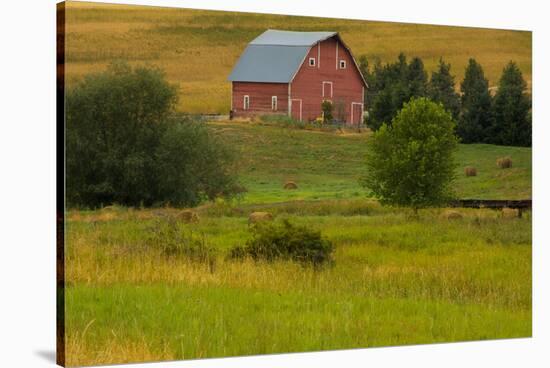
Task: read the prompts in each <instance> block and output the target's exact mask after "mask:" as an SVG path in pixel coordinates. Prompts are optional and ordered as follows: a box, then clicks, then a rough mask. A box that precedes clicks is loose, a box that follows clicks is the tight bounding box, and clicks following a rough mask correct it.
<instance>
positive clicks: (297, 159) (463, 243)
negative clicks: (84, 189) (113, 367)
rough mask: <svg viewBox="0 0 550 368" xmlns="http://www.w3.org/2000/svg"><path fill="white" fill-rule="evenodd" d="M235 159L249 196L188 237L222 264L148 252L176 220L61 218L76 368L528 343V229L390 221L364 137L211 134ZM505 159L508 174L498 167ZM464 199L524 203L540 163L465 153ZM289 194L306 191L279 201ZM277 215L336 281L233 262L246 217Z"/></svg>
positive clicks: (467, 149) (212, 213) (293, 132)
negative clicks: (307, 232) (373, 182)
mask: <svg viewBox="0 0 550 368" xmlns="http://www.w3.org/2000/svg"><path fill="white" fill-rule="evenodd" d="M210 126H211V127H212V128H213V129H215V130H216V132H217V133H218V134H220V135H222V136H223V137H224V139H226V140H227V142H228V143H229V144H232V146H233V147H234V148H235V149H236V150H237V151H238V152H239V153H240V156H241V159H240V160H239V165H238V168H237V172H238V174H239V177H240V179H241V180H242V182H243V183H244V185H245V186H246V187H247V188H248V192H247V193H246V194H245V195H244V197H243V198H241V199H240V200H238V201H233V202H227V201H216V202H214V203H206V204H203V205H201V206H199V207H197V208H196V209H194V210H195V211H196V212H197V213H198V214H199V217H200V220H199V221H198V223H194V224H185V223H181V222H178V223H177V225H176V226H177V228H178V229H180V230H181V231H185V232H188V233H193V234H195V235H197V236H199V235H200V236H201V237H203V238H204V239H205V241H206V242H207V244H208V245H209V246H211V247H212V248H213V249H215V250H216V252H217V253H216V256H215V261H214V262H211V263H201V262H198V261H192V260H190V259H188V258H186V257H183V256H180V257H167V256H166V255H165V254H163V253H162V252H161V251H160V247H161V245H162V244H159V241H158V240H157V239H156V238H154V237H152V235H151V234H153V233H154V232H155V231H154V230H155V229H156V227H158V226H160V225H159V224H161V223H164V222H166V221H170V219H172V218H174V216H175V215H176V214H177V213H178V211H179V210H178V209H174V208H158V209H132V208H121V207H117V206H115V207H114V208H110V209H103V210H96V211H78V210H71V211H69V212H68V213H67V220H68V222H67V237H66V280H67V289H66V333H67V335H66V342H67V345H66V349H67V359H68V361H67V363H68V364H69V365H90V364H103V363H123V362H136V361H154V360H157V361H158V360H167V359H193V358H205V357H220V356H235V355H250V354H263V353H281V352H294V351H317V350H326V349H344V348H355V347H374V346H389V345H402V344H422V343H434V342H451V341H465V340H481V339H497V338H514V337H527V336H531V333H532V327H531V306H532V298H531V281H532V279H531V243H532V235H531V214H530V212H526V213H525V214H524V216H523V218H503V217H502V216H501V215H500V212H498V211H494V210H489V209H481V210H473V209H470V210H468V209H462V210H460V212H461V213H462V215H463V218H462V219H458V220H447V219H445V217H444V216H442V213H443V212H444V211H445V209H428V210H422V211H420V216H419V217H418V218H413V217H411V216H410V212H409V211H406V210H403V209H399V208H394V209H392V208H385V207H381V206H380V205H379V204H378V203H377V202H375V201H372V200H369V199H367V198H366V197H365V193H364V191H363V190H362V189H361V188H360V187H359V186H358V184H357V178H358V176H360V175H361V172H362V161H363V160H364V158H363V156H364V143H365V140H366V139H368V133H362V134H358V133H353V132H351V131H350V132H344V133H339V132H320V131H308V130H297V129H289V128H282V127H279V126H273V125H260V124H253V123H248V124H245V123H238V122H231V123H229V122H217V123H210ZM501 156H510V157H511V158H512V160H513V168H512V169H506V170H501V169H498V168H497V167H496V164H495V161H496V158H498V157H501ZM457 160H458V161H459V162H460V166H461V167H462V166H464V165H473V166H476V167H477V168H478V176H477V177H473V178H472V177H470V178H466V177H465V176H464V175H463V172H462V169H459V173H458V174H459V175H458V177H459V178H458V180H457V182H456V189H457V192H458V193H460V194H461V196H463V197H476V198H530V193H531V150H530V149H528V148H512V147H497V146H490V145H461V146H460V148H459V151H458V153H457ZM285 180H294V181H296V182H297V184H298V189H297V190H286V191H285V190H283V189H282V185H283V183H284V181H285ZM258 210H260V211H269V212H272V213H273V214H274V215H275V219H276V221H280V220H282V219H289V220H290V221H291V222H293V223H296V224H303V225H308V226H310V227H312V228H314V229H319V230H321V231H322V233H323V235H324V236H326V237H327V238H328V239H330V240H331V241H332V242H333V243H334V245H335V252H334V257H333V258H334V265H332V266H328V267H325V268H322V269H319V270H315V269H313V268H310V267H304V266H301V265H299V264H296V263H292V262H289V261H278V262H272V263H269V262H262V261H260V262H254V261H252V260H248V259H245V260H231V259H228V258H226V255H227V253H228V251H229V249H231V248H232V247H234V246H236V245H242V244H244V243H245V242H246V240H247V239H249V238H250V237H251V234H250V232H249V228H248V224H247V217H248V214H249V213H250V212H252V211H258Z"/></svg>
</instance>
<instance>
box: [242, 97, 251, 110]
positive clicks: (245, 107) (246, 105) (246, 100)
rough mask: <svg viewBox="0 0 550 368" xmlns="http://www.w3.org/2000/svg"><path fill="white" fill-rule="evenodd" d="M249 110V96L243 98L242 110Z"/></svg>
mask: <svg viewBox="0 0 550 368" xmlns="http://www.w3.org/2000/svg"><path fill="white" fill-rule="evenodd" d="M248 109H250V96H249V95H244V96H243V110H248Z"/></svg>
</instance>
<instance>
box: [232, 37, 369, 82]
mask: <svg viewBox="0 0 550 368" xmlns="http://www.w3.org/2000/svg"><path fill="white" fill-rule="evenodd" d="M334 36H336V37H338V38H339V36H338V33H337V32H292V31H278V30H273V29H269V30H267V31H265V32H264V33H262V34H261V35H259V36H258V37H256V38H255V39H254V40H253V41H252V42H250V43H249V44H248V46H247V48H246V49H245V50H244V52H243V54H242V55H241V57H240V58H239V61H238V62H237V64H236V65H235V67H234V68H233V71H232V72H231V74H230V75H229V78H228V79H229V80H230V81H233V82H263V83H289V82H291V81H292V79H293V78H294V75H295V74H296V72H297V70H298V68H299V67H300V65H302V63H303V61H304V59H305V57H306V56H307V54H308V52H309V50H310V48H311V47H312V46H314V45H316V44H317V43H319V42H321V41H324V40H326V39H329V38H331V37H334ZM340 42H341V43H342V44H343V42H342V40H340ZM344 46H345V45H344ZM346 48H347V47H346ZM365 84H366V83H365Z"/></svg>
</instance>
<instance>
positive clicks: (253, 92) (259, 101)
mask: <svg viewBox="0 0 550 368" xmlns="http://www.w3.org/2000/svg"><path fill="white" fill-rule="evenodd" d="M232 88H233V91H232V97H233V98H232V101H231V103H232V106H231V109H232V110H233V114H234V116H236V117H250V116H254V115H264V114H274V113H280V114H288V84H287V83H257V82H233V83H232ZM245 95H248V96H249V109H248V110H244V109H243V106H244V105H243V104H244V96H245ZM272 96H277V111H273V110H272V109H271V97H272Z"/></svg>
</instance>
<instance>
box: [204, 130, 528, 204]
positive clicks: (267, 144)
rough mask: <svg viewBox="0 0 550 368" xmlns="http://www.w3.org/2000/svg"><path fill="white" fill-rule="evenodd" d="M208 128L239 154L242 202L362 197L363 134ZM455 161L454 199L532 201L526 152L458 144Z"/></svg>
mask: <svg viewBox="0 0 550 368" xmlns="http://www.w3.org/2000/svg"><path fill="white" fill-rule="evenodd" d="M210 126H211V127H212V128H213V129H215V131H216V132H217V133H218V134H219V135H220V136H222V137H224V139H226V141H227V142H228V144H229V145H231V146H232V147H234V148H235V150H236V151H237V152H238V154H239V157H240V159H239V167H238V170H239V173H240V177H241V180H242V182H243V184H244V186H245V187H246V188H247V189H248V190H249V192H248V193H247V194H246V195H245V197H244V198H243V201H244V202H245V203H269V202H280V201H289V200H317V199H339V198H341V199H345V198H364V197H365V195H366V194H367V193H366V191H365V190H363V188H361V187H360V186H359V185H358V180H359V178H360V177H361V175H363V174H364V171H363V170H364V166H363V163H364V160H365V149H366V145H365V142H366V140H367V139H368V136H369V133H368V132H364V133H361V134H358V133H355V132H354V131H352V130H350V131H344V132H343V133H339V132H338V131H336V132H323V131H309V130H299V129H287V128H283V127H281V126H277V125H275V124H273V125H266V124H255V123H239V122H235V123H229V122H220V123H211V124H210ZM506 156H509V157H511V158H512V161H513V167H512V168H511V169H507V170H502V169H499V168H498V167H497V165H496V160H497V159H498V158H499V157H506ZM298 158H299V159H298ZM456 161H457V163H458V168H457V173H456V175H457V180H456V187H455V189H456V194H457V196H458V197H459V198H464V199H466V198H470V199H472V198H475V199H529V198H531V149H530V148H523V147H503V146H494V145H487V144H471V145H460V146H459V150H458V152H457V155H456ZM466 166H473V167H476V168H477V171H478V175H477V176H475V177H466V176H465V175H464V168H465V167H466ZM286 181H295V182H296V183H297V184H298V190H284V189H283V185H284V183H285V182H286Z"/></svg>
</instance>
